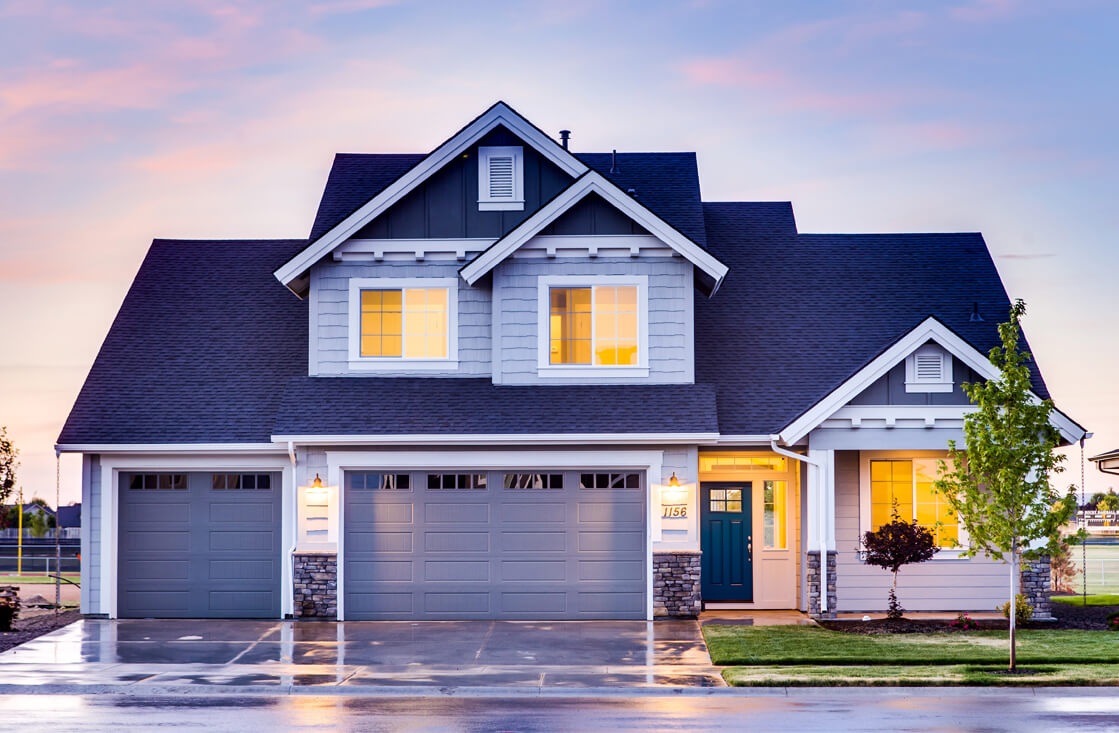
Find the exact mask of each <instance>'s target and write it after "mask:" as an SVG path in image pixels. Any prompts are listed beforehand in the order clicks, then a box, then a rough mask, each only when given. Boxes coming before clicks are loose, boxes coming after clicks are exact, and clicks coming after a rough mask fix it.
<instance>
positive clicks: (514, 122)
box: [273, 102, 589, 294]
mask: <svg viewBox="0 0 1119 733" xmlns="http://www.w3.org/2000/svg"><path fill="white" fill-rule="evenodd" d="M498 125H502V126H504V127H506V128H507V129H508V130H509V131H510V132H512V133H513V134H514V135H516V136H517V137H519V138H521V139H522V140H524V141H525V142H526V143H527V144H529V145H531V146H532V147H533V148H534V149H535V150H536V151H537V152H538V153H540V154H541V155H543V156H544V157H545V158H547V159H548V160H549V161H551V162H552V163H554V164H555V165H556V166H557V167H559V168H560V170H562V171H564V172H565V173H567V174H568V175H570V176H579V175H582V174H583V173H585V172H586V171H587V170H589V169H588V168H587V166H586V165H585V164H584V163H583V162H582V161H580V160H579V159H578V158H576V157H575V156H574V155H572V154H571V153H570V152H568V151H567V150H566V149H564V147H563V146H562V145H560V144H559V143H557V142H556V141H555V140H553V139H552V138H550V137H548V136H547V135H545V134H544V133H543V132H541V131H540V129H539V128H537V127H536V126H535V125H533V124H532V123H531V122H529V121H528V120H526V119H525V118H524V117H522V116H521V115H519V114H518V113H517V112H516V111H514V110H513V109H512V108H511V107H510V106H509V105H507V104H505V103H504V102H497V103H496V104H494V105H493V106H492V107H490V108H489V109H488V110H486V111H485V112H483V113H482V114H481V115H479V116H478V117H476V118H475V119H474V121H473V122H471V123H469V124H468V125H467V126H466V127H464V128H462V129H461V130H459V131H458V132H457V133H456V134H455V135H454V136H452V137H451V138H450V139H449V140H447V141H446V142H445V143H443V144H442V145H440V146H439V147H437V148H436V149H435V150H433V151H432V152H431V153H430V154H429V155H428V156H427V157H426V158H424V159H423V160H422V161H420V162H419V163H417V164H416V165H415V166H414V167H412V168H411V169H410V170H409V171H408V172H407V173H405V174H404V175H402V176H401V177H400V178H398V179H396V180H395V181H393V182H392V183H391V184H389V186H388V187H387V188H385V190H384V191H382V192H381V193H379V194H377V195H376V196H374V197H373V198H371V199H370V200H369V201H367V202H366V203H365V204H363V205H362V206H361V207H360V208H358V210H357V211H355V212H354V213H352V214H350V215H349V216H347V217H346V218H345V219H343V220H342V221H341V222H339V223H338V224H336V225H334V227H333V228H331V229H330V230H329V231H328V232H326V233H325V234H323V235H322V236H321V237H319V238H318V239H316V240H315V241H314V242H311V243H310V244H309V245H308V246H307V247H306V248H305V249H304V250H302V251H301V252H300V253H299V254H297V255H296V256H295V257H293V258H291V259H290V260H288V261H287V262H285V263H284V264H283V265H282V266H281V267H280V268H279V269H278V270H276V271H275V272H274V273H273V274H274V275H275V277H276V279H277V280H279V281H280V282H282V283H283V284H284V285H286V286H289V287H290V286H291V284H292V282H293V281H295V280H296V279H297V278H298V277H299V276H300V275H301V274H302V273H303V272H304V271H305V270H307V269H308V268H309V267H310V266H311V265H313V264H314V263H315V262H318V261H319V260H320V259H322V258H323V257H325V256H326V255H327V254H329V253H330V252H331V251H332V250H333V249H334V248H335V247H337V246H338V245H339V244H341V243H342V242H344V241H346V240H347V239H349V238H350V237H352V236H353V235H354V234H355V233H357V232H358V231H359V230H360V229H361V228H362V227H364V226H365V225H366V224H368V223H369V222H371V221H373V219H375V218H377V217H378V216H380V215H381V214H382V213H384V212H385V211H387V210H388V209H389V207H391V206H392V205H393V204H395V203H396V202H397V201H399V200H400V199H402V198H403V197H404V196H406V195H407V194H408V193H409V192H410V191H412V190H413V189H414V188H416V186H418V185H420V184H421V183H423V182H424V181H425V180H427V178H428V177H430V176H431V175H432V174H433V173H435V172H436V171H438V170H439V169H440V168H442V167H443V166H445V165H446V164H447V163H449V162H450V161H451V160H453V159H454V158H456V157H458V156H459V155H461V154H462V152H463V151H465V150H466V149H467V148H469V147H470V146H471V145H473V144H474V143H476V142H478V141H479V140H481V139H482V137H484V136H485V135H486V134H487V133H488V132H489V131H490V130H492V129H494V128H495V127H497V126H498ZM297 294H298V293H297Z"/></svg>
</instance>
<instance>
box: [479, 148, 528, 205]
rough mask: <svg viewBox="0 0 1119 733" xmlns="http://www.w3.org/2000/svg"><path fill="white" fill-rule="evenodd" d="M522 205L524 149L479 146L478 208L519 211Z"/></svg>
mask: <svg viewBox="0 0 1119 733" xmlns="http://www.w3.org/2000/svg"><path fill="white" fill-rule="evenodd" d="M524 207H525V202H524V149H523V148H520V147H514V146H502V147H484V148H478V209H479V210H480V211H521V210H523V209H524Z"/></svg>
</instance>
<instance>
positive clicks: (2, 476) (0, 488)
mask: <svg viewBox="0 0 1119 733" xmlns="http://www.w3.org/2000/svg"><path fill="white" fill-rule="evenodd" d="M18 458H19V449H17V448H16V447H15V446H14V445H12V441H11V440H9V439H8V429H7V428H6V427H2V426H0V505H3V504H7V503H8V497H9V496H11V495H12V490H13V489H15V487H16V469H17V468H19V461H18V460H17V459H18Z"/></svg>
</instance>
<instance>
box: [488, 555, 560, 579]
mask: <svg viewBox="0 0 1119 733" xmlns="http://www.w3.org/2000/svg"><path fill="white" fill-rule="evenodd" d="M501 579H502V580H514V581H519V582H534V581H550V582H559V583H562V582H563V581H565V580H567V561H566V560H502V562H501Z"/></svg>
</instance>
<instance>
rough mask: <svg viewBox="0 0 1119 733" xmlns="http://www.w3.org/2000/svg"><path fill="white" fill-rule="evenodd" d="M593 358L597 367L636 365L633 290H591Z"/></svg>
mask: <svg viewBox="0 0 1119 733" xmlns="http://www.w3.org/2000/svg"><path fill="white" fill-rule="evenodd" d="M594 326H595V331H594V358H595V364H597V365H601V366H633V365H636V364H637V287H636V286H634V285H624V286H596V287H595V288H594Z"/></svg>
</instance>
